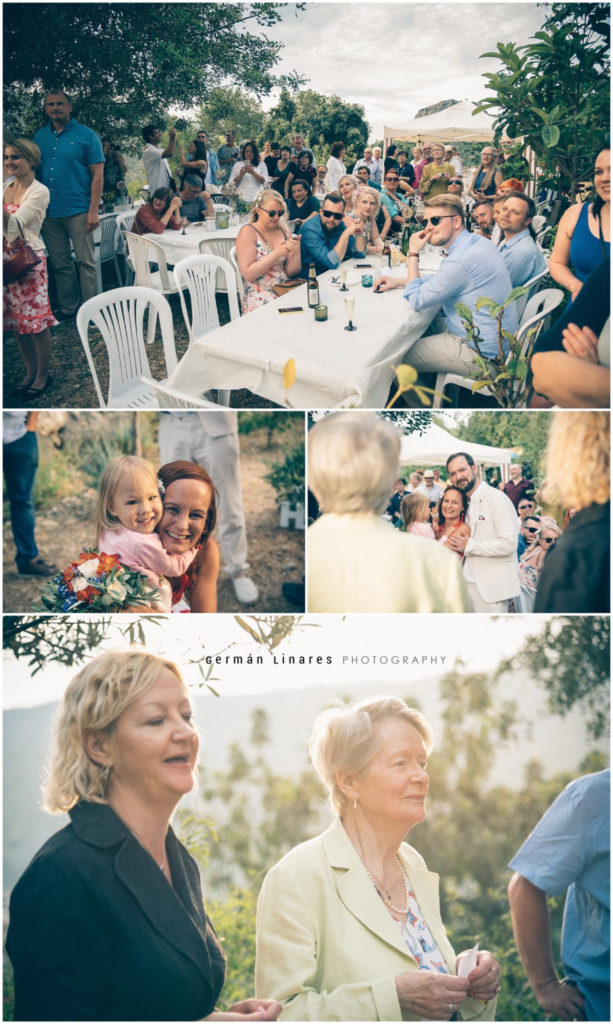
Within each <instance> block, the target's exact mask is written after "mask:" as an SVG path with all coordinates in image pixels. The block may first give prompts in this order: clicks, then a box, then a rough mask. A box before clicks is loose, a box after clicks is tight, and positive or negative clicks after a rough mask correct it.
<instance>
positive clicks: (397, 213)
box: [380, 167, 410, 237]
mask: <svg viewBox="0 0 613 1024" xmlns="http://www.w3.org/2000/svg"><path fill="white" fill-rule="evenodd" d="M399 181H400V175H399V173H398V171H397V170H396V168H395V167H390V169H389V171H386V172H385V178H384V180H383V191H382V192H381V197H380V198H381V204H382V206H384V207H385V209H386V210H387V212H388V213H389V215H390V217H391V221H392V223H391V227H390V231H392V232H393V231H402V229H403V227H404V221H405V213H406V211H407V210H410V206H409V204H408V203H407V202H406V200H405V199H403V197H402V194H401V193H400V192H399V191H398V183H399ZM382 237H385V236H384V235H383V233H382Z"/></svg>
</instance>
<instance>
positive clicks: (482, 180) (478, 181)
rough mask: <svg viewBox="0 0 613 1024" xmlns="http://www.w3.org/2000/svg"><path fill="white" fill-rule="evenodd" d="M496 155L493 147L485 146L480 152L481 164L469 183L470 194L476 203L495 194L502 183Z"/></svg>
mask: <svg viewBox="0 0 613 1024" xmlns="http://www.w3.org/2000/svg"><path fill="white" fill-rule="evenodd" d="M497 160H498V155H497V153H496V150H495V149H494V147H493V146H486V147H485V149H483V150H482V151H481V163H480V164H479V166H478V167H477V170H476V171H475V173H474V175H473V180H472V181H471V183H470V189H469V191H470V194H471V196H472V198H473V199H474V200H475V201H476V202H480V201H481V200H483V199H487V197H488V196H493V195H495V194H496V189H497V188H498V186H499V185H500V184H502V181H503V178H504V176H503V173H502V171H501V170H500V168H499V167H498V163H497Z"/></svg>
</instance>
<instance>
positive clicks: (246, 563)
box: [3, 410, 305, 614]
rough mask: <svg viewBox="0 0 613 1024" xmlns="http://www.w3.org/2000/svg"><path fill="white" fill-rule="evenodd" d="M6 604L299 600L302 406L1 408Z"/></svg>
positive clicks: (279, 607) (42, 607)
mask: <svg viewBox="0 0 613 1024" xmlns="http://www.w3.org/2000/svg"><path fill="white" fill-rule="evenodd" d="M3 420H4V423H3V425H4V446H3V447H4V481H5V493H6V498H7V501H6V503H5V514H4V538H3V540H4V579H3V603H4V611H5V612H28V611H33V610H37V611H39V612H68V613H71V614H74V613H83V612H90V613H101V612H117V611H124V612H143V611H152V610H155V611H158V612H170V611H172V612H217V611H219V612H235V611H240V609H241V607H244V608H249V609H250V610H251V611H258V612H281V613H283V612H299V611H302V610H303V609H304V525H305V522H304V516H305V512H304V510H305V482H304V416H303V414H302V413H289V412H288V413H284V412H256V411H253V412H233V411H230V410H218V411H213V410H207V411H205V412H195V411H191V410H184V411H182V412H180V411H174V412H159V413H156V412H91V413H88V412H76V413H66V412H63V411H61V410H54V411H49V412H46V411H41V412H32V411H30V412H27V411H24V410H22V411H14V412H5V413H4V417H3Z"/></svg>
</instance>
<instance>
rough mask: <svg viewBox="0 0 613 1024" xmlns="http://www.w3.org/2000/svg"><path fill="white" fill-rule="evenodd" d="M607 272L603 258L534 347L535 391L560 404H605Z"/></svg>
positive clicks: (607, 374) (607, 395) (590, 406)
mask: <svg viewBox="0 0 613 1024" xmlns="http://www.w3.org/2000/svg"><path fill="white" fill-rule="evenodd" d="M610 272H611V261H610V259H609V257H607V259H606V260H603V262H602V263H600V264H599V266H597V267H596V269H595V270H593V271H592V273H591V274H590V276H589V277H588V279H587V281H586V282H585V284H584V286H583V287H582V288H581V290H580V292H579V294H578V295H577V298H576V299H575V301H574V302H573V303H572V304H571V305H570V306H567V308H566V310H565V311H564V313H563V314H562V316H561V317H560V318H559V319H558V320H556V322H555V324H554V325H553V327H551V328H550V329H549V330H548V331H544V332H543V333H542V334H541V335H540V336H539V338H538V339H537V341H536V344H535V346H534V353H533V355H532V360H531V364H530V368H531V371H532V374H533V386H534V390H535V391H536V392H537V393H538V394H540V395H546V396H547V398H549V399H550V400H551V401H552V402H553V403H554V404H555V405H559V406H561V407H562V408H564V409H576V408H583V409H593V408H598V409H605V408H608V407H609V405H610V388H611V384H610V371H609V365H610V336H609V320H610V313H611V294H610V290H609V283H610V278H609V275H610Z"/></svg>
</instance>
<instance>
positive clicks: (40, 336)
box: [2, 139, 56, 398]
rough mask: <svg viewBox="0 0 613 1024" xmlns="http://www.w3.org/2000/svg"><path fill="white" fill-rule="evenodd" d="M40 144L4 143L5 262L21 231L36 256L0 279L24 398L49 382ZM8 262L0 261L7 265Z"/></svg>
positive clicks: (50, 318)
mask: <svg viewBox="0 0 613 1024" xmlns="http://www.w3.org/2000/svg"><path fill="white" fill-rule="evenodd" d="M39 164H40V149H39V148H38V146H37V145H36V144H35V143H34V142H30V140H29V139H13V142H12V143H10V144H8V143H7V145H6V146H5V147H4V171H5V174H6V173H8V175H9V177H8V178H7V179H6V180H5V182H4V186H3V188H4V199H3V206H2V236H3V237H2V246H3V259H4V261H5V265H7V264H8V262H9V261H10V260H12V259H14V258H15V257H16V255H17V253H18V251H19V249H20V247H21V240H22V235H23V238H25V241H26V242H27V243H28V245H30V246H31V248H32V249H33V250H34V252H35V253H36V255H37V256H38V257H39V259H40V262H39V263H38V264H35V265H34V266H32V267H30V269H29V270H27V271H26V273H24V274H22V275H21V276H19V277H17V278H16V280H14V281H9V274H8V273H5V278H4V284H3V289H2V291H3V300H4V330H5V331H14V332H15V339H16V341H17V347H18V349H19V353H20V355H21V358H22V360H23V363H24V371H25V375H24V378H23V380H22V382H21V384H19V385H18V386H17V389H16V390H17V392H18V393H21V394H24V395H25V396H26V397H28V398H36V397H38V396H39V395H42V393H43V391H45V389H46V388H47V386H48V384H49V380H50V377H49V361H50V359H51V331H50V330H49V328H50V327H55V324H56V319H55V317H54V315H53V313H52V312H51V306H50V305H49V288H48V279H47V258H46V256H45V246H44V243H43V241H42V239H41V237H40V230H41V226H42V223H43V221H44V219H45V212H46V210H47V207H48V205H49V189H48V188H47V187H46V185H43V184H42V183H41V182H40V181H37V180H36V177H35V170H36V168H37V167H38V166H39ZM9 269H10V268H9V267H8V266H6V270H7V271H8V270H9Z"/></svg>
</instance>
